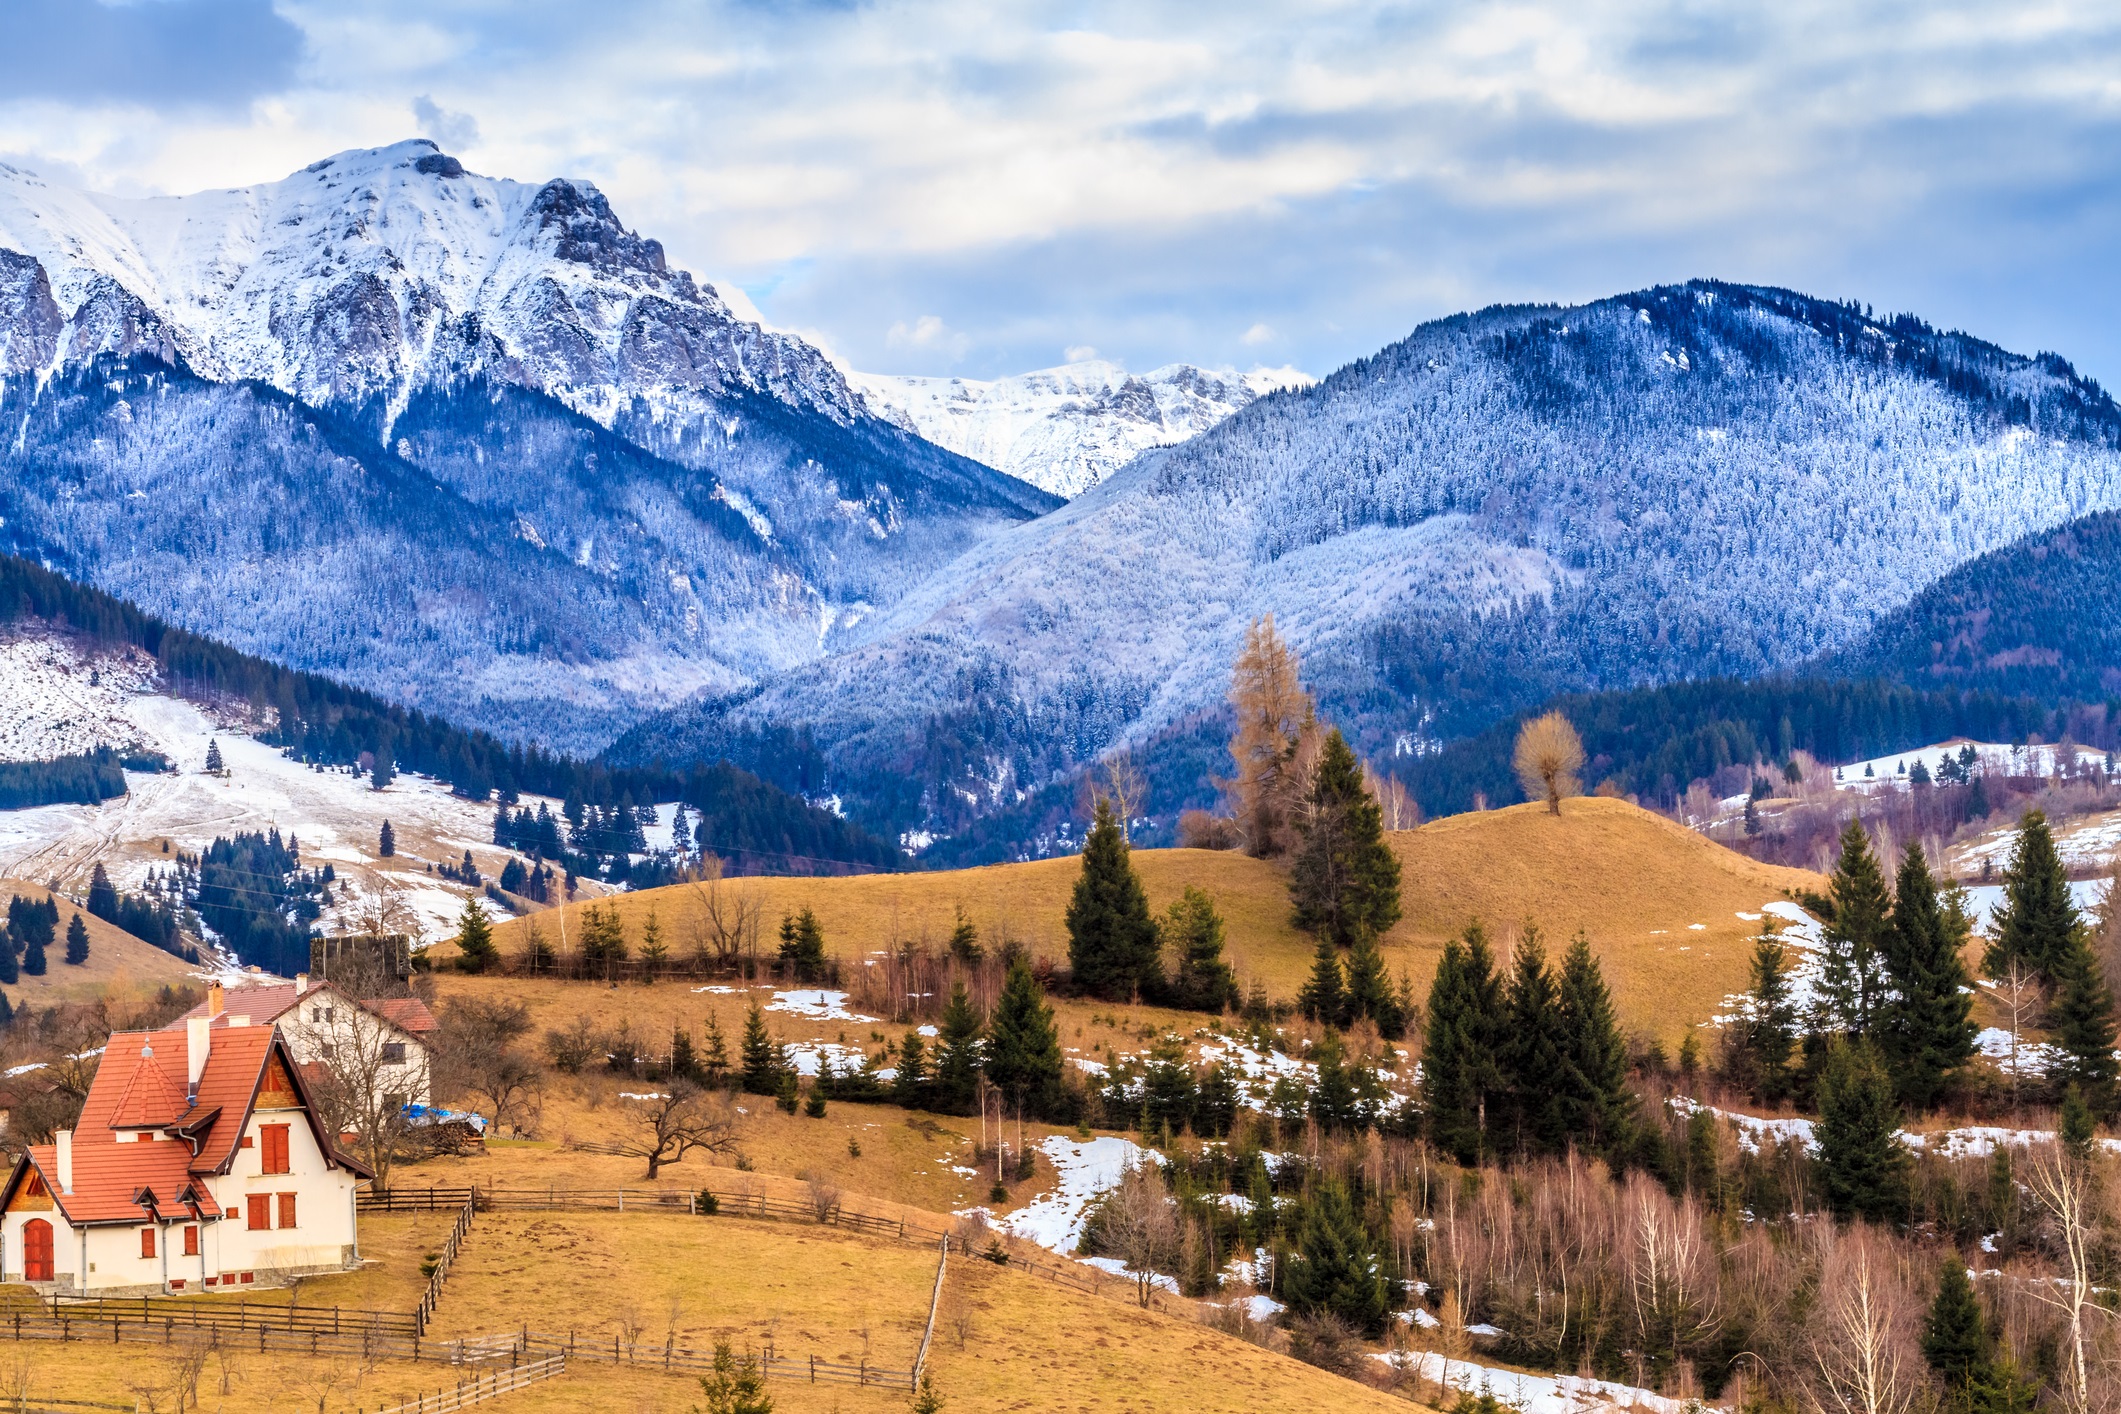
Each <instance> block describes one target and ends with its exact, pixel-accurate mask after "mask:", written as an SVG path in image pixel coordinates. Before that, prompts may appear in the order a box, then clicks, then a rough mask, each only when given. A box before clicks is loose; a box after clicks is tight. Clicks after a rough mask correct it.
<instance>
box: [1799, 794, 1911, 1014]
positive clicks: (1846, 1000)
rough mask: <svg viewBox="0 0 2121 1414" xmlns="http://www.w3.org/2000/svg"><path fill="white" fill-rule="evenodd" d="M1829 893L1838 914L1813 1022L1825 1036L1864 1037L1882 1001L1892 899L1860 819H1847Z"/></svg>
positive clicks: (1829, 928)
mask: <svg viewBox="0 0 2121 1414" xmlns="http://www.w3.org/2000/svg"><path fill="white" fill-rule="evenodd" d="M1828 891H1829V895H1830V897H1831V899H1832V902H1833V908H1832V913H1833V915H1834V916H1833V917H1832V918H1830V919H1828V920H1827V925H1826V928H1825V943H1826V946H1825V949H1824V955H1823V956H1822V957H1821V959H1820V979H1819V1009H1818V1013H1817V1015H1816V1016H1815V1018H1814V1020H1813V1026H1814V1028H1815V1029H1816V1030H1818V1031H1820V1032H1821V1033H1823V1034H1827V1035H1843V1036H1866V1035H1869V1034H1870V1033H1871V1030H1872V1028H1873V1026H1874V1025H1875V1024H1876V1020H1877V1017H1876V1013H1877V1009H1878V1006H1879V1004H1880V1003H1881V1002H1882V1001H1883V1000H1884V992H1885V955H1886V951H1887V949H1888V947H1889V946H1890V945H1891V937H1892V902H1893V900H1892V895H1891V893H1889V892H1888V891H1887V889H1886V886H1885V875H1884V873H1883V872H1882V871H1881V870H1880V869H1879V867H1878V857H1877V856H1876V855H1875V854H1873V853H1871V840H1870V836H1869V835H1866V834H1865V833H1864V832H1863V824H1862V822H1861V821H1859V820H1851V821H1849V822H1848V825H1847V826H1846V827H1845V828H1844V829H1843V830H1842V831H1841V856H1840V858H1839V859H1837V860H1836V861H1835V863H1834V872H1833V875H1832V877H1831V878H1830V879H1829V880H1828Z"/></svg>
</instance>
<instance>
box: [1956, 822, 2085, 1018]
mask: <svg viewBox="0 0 2121 1414" xmlns="http://www.w3.org/2000/svg"><path fill="white" fill-rule="evenodd" d="M2083 928H2084V920H2083V919H2082V918H2080V917H2079V916H2078V914H2077V904H2076V900H2075V899H2073V898H2071V897H2070V891H2069V871H2068V870H2066V869H2064V868H2063V867H2062V856H2061V855H2060V854H2059V853H2057V852H2056V850H2055V836H2054V832H2053V831H2052V830H2050V829H2049V828H2048V824H2047V816H2046V815H2044V814H2043V813H2041V812H2040V811H2038V810H2028V811H2026V812H2025V815H2024V817H2023V818H2022V819H2020V820H2019V821H2018V839H2017V841H2016V843H2015V844H2013V845H2012V847H2011V862H2010V867H2009V868H2008V869H2007V870H2005V871H2004V875H2003V905H2002V907H2000V908H1998V909H1997V910H1996V916H1995V921H1994V924H1993V926H1992V928H1991V930H1990V933H1989V944H1988V949H1987V951H1986V952H1985V953H1984V954H1983V956H1982V959H1981V968H1982V971H1984V972H1986V973H1987V974H1988V975H1989V976H1991V977H2001V976H2002V975H2003V974H2004V973H2005V972H2007V971H2009V970H2010V965H2011V963H2013V962H2023V963H2024V964H2025V965H2026V966H2028V967H2030V968H2031V969H2032V970H2033V971H2035V972H2037V973H2039V974H2040V975H2041V976H2042V977H2043V978H2045V979H2046V980H2047V982H2048V984H2049V985H2050V986H2052V987H2054V988H2056V989H2057V990H2060V989H2061V987H2062V985H2063V980H2064V979H2063V974H2064V972H2065V971H2066V970H2067V968H2068V965H2069V963H2070V961H2071V956H2070V955H2071V951H2072V949H2071V944H2072V942H2073V940H2074V939H2076V938H2077V937H2078V936H2079V934H2081V933H2082V931H2083Z"/></svg>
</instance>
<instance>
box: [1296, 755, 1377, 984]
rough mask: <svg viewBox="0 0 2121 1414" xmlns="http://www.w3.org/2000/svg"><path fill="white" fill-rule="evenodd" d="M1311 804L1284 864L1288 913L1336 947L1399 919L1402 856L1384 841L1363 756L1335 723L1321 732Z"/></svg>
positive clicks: (1304, 926) (1375, 932)
mask: <svg viewBox="0 0 2121 1414" xmlns="http://www.w3.org/2000/svg"><path fill="white" fill-rule="evenodd" d="M1308 805H1309V809H1308V810H1307V811H1306V812H1305V818H1304V819H1303V821H1302V823H1301V824H1300V825H1299V826H1298V828H1299V831H1300V832H1301V835H1302V839H1303V843H1302V844H1301V846H1300V847H1299V848H1298V850H1297V854H1296V860H1295V863H1294V864H1292V865H1291V866H1290V869H1289V896H1290V899H1291V900H1292V901H1293V902H1294V904H1295V906H1296V908H1295V915H1294V917H1293V919H1292V920H1291V921H1292V922H1294V923H1295V925H1296V926H1297V927H1299V928H1301V929H1303V930H1304V931H1305V932H1308V933H1316V934H1318V935H1319V936H1320V937H1322V938H1329V939H1331V940H1332V941H1333V943H1334V944H1335V945H1336V946H1338V947H1348V946H1351V945H1353V943H1354V942H1355V940H1356V939H1357V938H1358V937H1360V936H1361V935H1363V934H1365V933H1368V934H1371V935H1373V936H1374V935H1377V934H1381V933H1383V932H1384V931H1385V930H1386V929H1387V928H1390V927H1391V926H1392V925H1393V924H1394V923H1397V922H1398V921H1399V859H1398V857H1397V856H1395V855H1394V854H1393V853H1392V851H1391V849H1390V847H1389V846H1387V845H1386V844H1385V838H1384V821H1383V817H1382V815H1381V814H1380V813H1379V811H1378V808H1377V802H1376V801H1375V800H1374V799H1372V798H1371V796H1370V792H1369V790H1368V789H1367V788H1366V787H1365V786H1364V785H1363V778H1362V764H1361V763H1360V762H1358V761H1357V760H1356V759H1355V753H1354V752H1353V751H1351V750H1349V749H1348V743H1347V740H1346V738H1344V737H1342V736H1341V734H1340V731H1339V729H1338V728H1335V729H1334V730H1333V731H1331V732H1329V733H1327V734H1326V741H1325V747H1324V749H1323V750H1322V751H1320V753H1319V757H1318V770H1317V773H1316V775H1315V776H1314V777H1313V778H1312V783H1311V794H1310V798H1309V801H1308Z"/></svg>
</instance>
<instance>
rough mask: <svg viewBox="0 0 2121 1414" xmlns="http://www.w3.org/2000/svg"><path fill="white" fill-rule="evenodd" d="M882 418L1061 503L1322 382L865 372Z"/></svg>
mask: <svg viewBox="0 0 2121 1414" xmlns="http://www.w3.org/2000/svg"><path fill="white" fill-rule="evenodd" d="M848 381H850V382H851V383H853V385H854V386H855V387H856V388H857V389H859V390H860V392H861V394H862V397H863V398H864V399H865V400H866V401H867V403H868V405H869V407H870V409H871V410H872V411H873V412H875V413H876V414H877V415H878V416H880V417H884V418H888V419H890V420H891V421H894V422H897V423H898V424H899V425H900V426H902V427H905V428H906V429H908V430H909V431H913V432H917V433H919V434H920V435H921V436H923V437H925V438H927V439H928V440H929V441H931V442H934V443H936V444H937V445H938V446H943V447H948V448H949V449H950V450H951V451H953V452H958V453H961V454H962V455H964V456H968V457H971V458H973V459H974V460H975V461H982V462H985V463H986V464H987V465H989V466H991V467H995V468H997V469H998V470H1001V471H1005V472H1008V473H1009V474H1010V475H1011V476H1014V477H1017V478H1018V479H1020V480H1023V481H1028V482H1030V483H1031V484H1032V485H1034V486H1037V487H1040V488H1042V489H1044V490H1047V491H1051V492H1053V493H1054V494H1056V495H1060V496H1079V495H1081V494H1082V493H1083V492H1084V491H1087V490H1089V489H1090V488H1091V487H1092V486H1095V485H1096V484H1097V483H1098V482H1100V481H1102V480H1104V479H1105V478H1106V477H1107V476H1109V475H1111V474H1112V472H1114V471H1115V470H1117V469H1118V468H1120V467H1121V466H1124V465H1126V463H1127V462H1129V461H1131V460H1133V459H1134V457H1135V456H1136V455H1138V454H1139V453H1141V452H1144V451H1146V450H1148V449H1149V448H1151V447H1163V446H1169V445H1170V444H1172V443H1174V442H1183V441H1185V440H1186V439H1187V438H1189V437H1192V436H1195V435H1196V434H1198V433H1201V432H1204V431H1206V430H1207V429H1208V428H1210V427H1213V426H1214V425H1215V424H1216V423H1218V422H1220V421H1222V420H1223V419H1224V418H1226V417H1228V416H1229V415H1230V414H1231V413H1233V412H1236V411H1237V410H1238V409H1239V408H1241V407H1243V406H1245V405H1246V404H1247V403H1250V402H1252V401H1254V400H1256V399H1258V398H1260V397H1263V396H1265V395H1266V394H1268V393H1271V392H1276V391H1278V390H1280V389H1284V388H1302V387H1307V386H1309V385H1310V384H1311V383H1313V382H1315V381H1316V380H1315V379H1313V378H1312V377H1311V376H1310V375H1309V374H1305V373H1300V372H1298V371H1297V370H1296V369H1293V368H1276V369H1255V370H1253V371H1252V372H1250V373H1239V372H1237V371H1236V370H1234V369H1205V368H1197V367H1195V366H1194V365H1192V364H1187V363H1173V364H1167V365H1165V366H1164V367H1162V368H1158V369H1153V370H1151V371H1150V372H1148V373H1141V374H1134V373H1129V372H1128V371H1127V370H1126V368H1125V367H1123V366H1122V365H1120V364H1118V363H1114V362H1112V361H1111V360H1109V359H1083V360H1079V361H1076V362H1073V363H1066V364H1062V365H1061V366H1059V367H1057V368H1043V369H1039V370H1038V371H1036V372H1033V373H1024V374H1019V375H1017V376H1016V377H1013V378H998V379H993V380H980V379H972V378H923V377H904V376H893V375H887V374H872V373H855V374H850V375H848Z"/></svg>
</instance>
